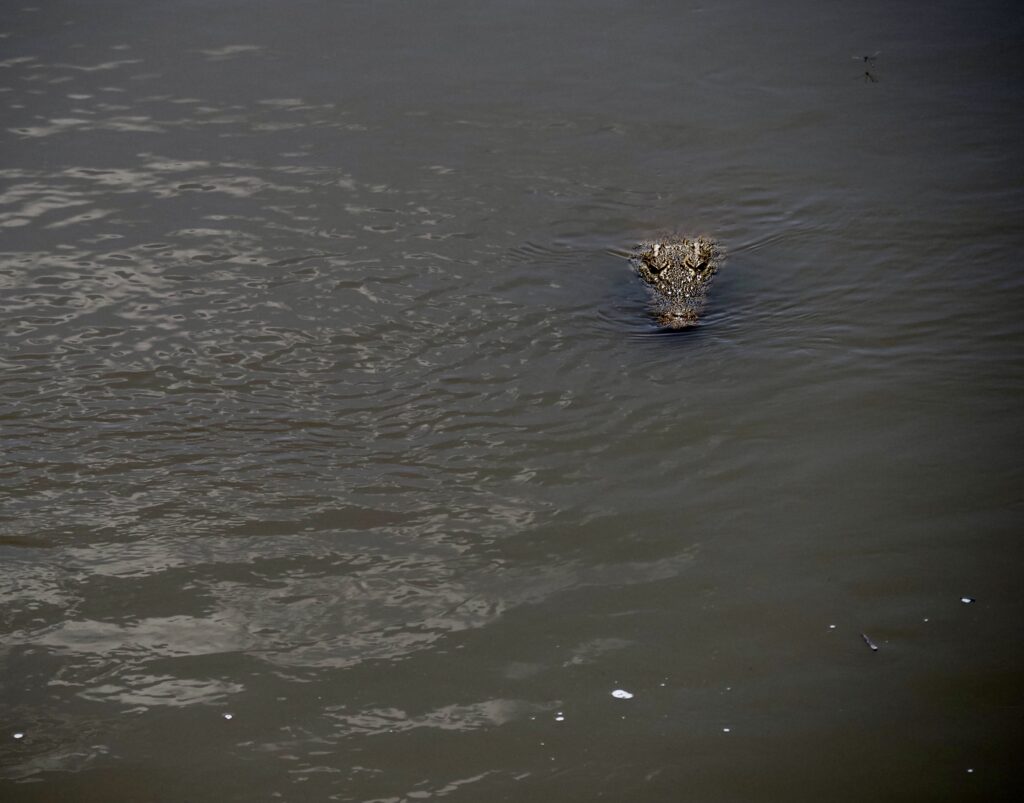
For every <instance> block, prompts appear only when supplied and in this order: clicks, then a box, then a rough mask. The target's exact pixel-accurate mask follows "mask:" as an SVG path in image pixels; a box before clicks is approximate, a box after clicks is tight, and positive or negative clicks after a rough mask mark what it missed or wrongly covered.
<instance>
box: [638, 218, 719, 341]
mask: <svg viewBox="0 0 1024 803" xmlns="http://www.w3.org/2000/svg"><path fill="white" fill-rule="evenodd" d="M721 259H722V254H721V251H720V250H719V247H718V244H717V243H716V242H715V241H714V240H711V239H709V238H707V237H696V238H694V239H692V240H690V239H687V238H686V237H669V238H666V239H663V240H658V241H657V242H650V243H643V244H641V245H640V246H638V247H637V249H636V255H635V256H634V257H633V266H634V268H636V272H637V274H638V275H639V276H640V278H641V279H643V280H644V281H645V282H646V283H647V285H648V286H649V287H650V288H651V301H652V307H653V311H654V317H655V318H656V319H657V321H658V323H659V324H661V325H662V326H665V327H667V328H669V329H686V328H688V327H691V326H696V325H697V322H698V319H699V317H700V313H701V310H703V309H704V304H705V302H706V300H707V291H708V287H709V286H710V285H711V279H712V277H713V276H714V275H715V272H716V271H717V270H718V267H719V264H720V263H721Z"/></svg>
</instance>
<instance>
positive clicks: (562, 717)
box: [555, 711, 565, 722]
mask: <svg viewBox="0 0 1024 803" xmlns="http://www.w3.org/2000/svg"><path fill="white" fill-rule="evenodd" d="M555 722H565V714H563V713H562V712H561V711H559V712H558V713H557V714H555Z"/></svg>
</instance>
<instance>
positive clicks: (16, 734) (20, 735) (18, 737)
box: [13, 731, 25, 739]
mask: <svg viewBox="0 0 1024 803" xmlns="http://www.w3.org/2000/svg"><path fill="white" fill-rule="evenodd" d="M13 736H14V738H15V739H24V738H25V734H24V733H22V732H21V731H18V732H17V733H15V734H13Z"/></svg>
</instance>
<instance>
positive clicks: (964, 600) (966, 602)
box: [960, 597, 974, 605]
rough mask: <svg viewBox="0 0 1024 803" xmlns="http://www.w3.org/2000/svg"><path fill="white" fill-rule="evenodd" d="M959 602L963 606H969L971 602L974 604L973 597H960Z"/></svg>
mask: <svg viewBox="0 0 1024 803" xmlns="http://www.w3.org/2000/svg"><path fill="white" fill-rule="evenodd" d="M960 601H961V602H962V603H963V604H964V605H970V604H971V603H972V602H974V597H960Z"/></svg>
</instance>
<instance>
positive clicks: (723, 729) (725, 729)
mask: <svg viewBox="0 0 1024 803" xmlns="http://www.w3.org/2000/svg"><path fill="white" fill-rule="evenodd" d="M722 733H732V728H722Z"/></svg>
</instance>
